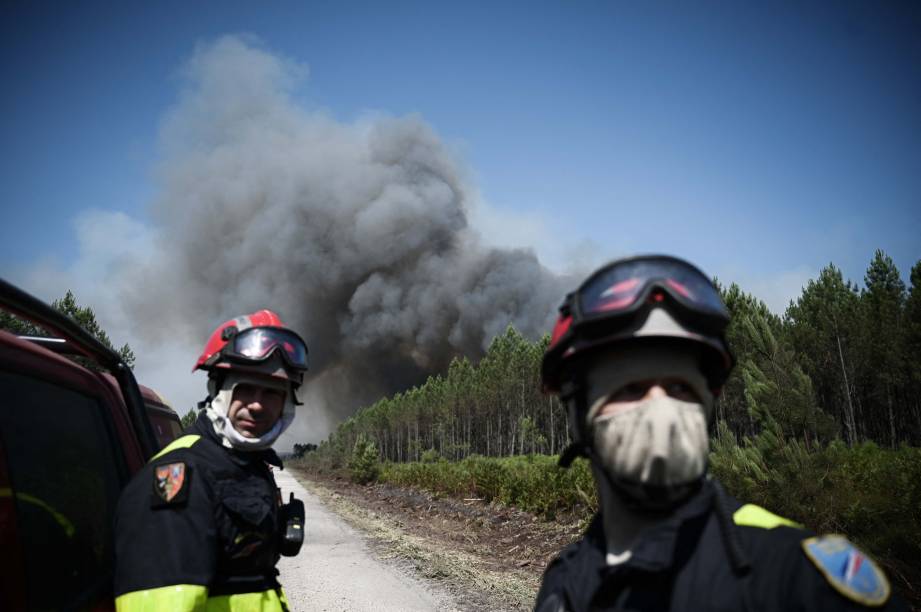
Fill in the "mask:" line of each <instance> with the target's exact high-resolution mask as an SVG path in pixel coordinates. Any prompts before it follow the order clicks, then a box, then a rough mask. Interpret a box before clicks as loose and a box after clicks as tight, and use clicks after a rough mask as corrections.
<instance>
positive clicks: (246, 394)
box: [115, 310, 307, 612]
mask: <svg viewBox="0 0 921 612" xmlns="http://www.w3.org/2000/svg"><path fill="white" fill-rule="evenodd" d="M198 369H201V370H205V371H207V372H208V397H207V398H206V399H205V401H204V402H203V403H202V405H203V408H204V409H203V410H202V411H201V412H200V413H199V415H198V419H197V420H196V421H195V423H193V424H192V425H191V426H190V427H189V428H188V429H187V430H186V431H185V432H184V435H183V436H181V437H180V438H178V439H176V440H175V441H173V442H172V443H171V444H169V445H168V446H167V447H166V448H164V449H163V450H162V451H160V453H158V454H157V455H155V456H154V457H153V458H152V459H151V460H150V462H149V463H148V465H147V466H146V467H145V468H144V469H142V470H140V471H139V472H138V473H137V474H135V476H134V477H133V478H132V480H131V482H130V483H129V484H128V486H127V487H126V488H125V490H124V492H123V493H122V496H121V499H120V500H119V504H118V510H117V513H116V525H115V540H116V542H115V555H116V569H115V596H116V600H115V603H116V608H117V609H118V610H119V611H120V612H134V611H139V610H145V611H146V610H204V609H208V610H211V609H221V610H228V611H232V610H252V611H256V610H286V609H287V603H286V601H285V596H284V593H283V592H282V589H281V586H280V585H279V583H278V581H277V578H276V577H277V575H278V571H277V570H276V569H275V564H276V563H277V561H278V559H279V555H294V554H297V552H298V550H299V548H300V543H301V540H302V537H303V535H302V534H303V530H302V525H303V503H302V502H300V501H298V500H294V499H293V496H292V499H291V503H289V504H282V503H281V497H280V493H279V491H278V489H277V487H276V485H275V480H274V478H273V476H272V472H271V468H270V466H276V467H278V468H281V467H282V465H281V461H280V460H279V458H278V456H277V455H276V454H275V452H274V451H273V450H272V448H271V446H272V444H273V443H274V442H275V441H276V440H277V439H278V436H280V435H281V433H282V432H283V431H285V429H286V428H287V427H288V426H289V425H290V424H291V421H292V420H293V419H294V412H295V406H296V405H297V404H298V402H297V396H296V391H297V389H298V387H299V386H300V385H301V383H302V380H303V375H304V372H305V371H306V370H307V345H306V344H305V343H304V341H303V340H302V339H301V337H300V336H299V335H298V334H296V333H295V332H294V331H292V330H291V329H288V328H287V327H285V325H284V324H283V323H282V321H281V319H280V318H279V317H278V315H276V314H275V313H273V312H271V311H269V310H261V311H259V312H255V313H252V314H250V315H246V316H241V317H237V318H235V319H231V320H230V321H227V322H225V323H224V324H223V325H221V326H220V327H218V328H217V329H216V330H215V331H214V333H213V334H212V335H211V337H210V339H209V340H208V343H207V345H206V346H205V349H204V351H203V352H202V354H201V356H200V357H199V358H198V362H197V363H196V365H195V368H194V369H193V371H194V370H198Z"/></svg>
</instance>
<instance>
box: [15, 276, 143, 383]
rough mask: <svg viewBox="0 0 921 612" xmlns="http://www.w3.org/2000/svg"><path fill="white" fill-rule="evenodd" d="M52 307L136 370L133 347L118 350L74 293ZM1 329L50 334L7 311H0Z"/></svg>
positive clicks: (18, 333) (44, 335)
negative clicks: (78, 302)
mask: <svg viewBox="0 0 921 612" xmlns="http://www.w3.org/2000/svg"><path fill="white" fill-rule="evenodd" d="M51 307H52V308H54V309H55V310H57V311H59V312H61V313H63V314H65V315H67V316H68V317H70V318H71V319H73V321H74V322H75V323H76V324H77V325H79V326H80V327H82V328H83V329H85V330H86V331H87V332H89V333H90V334H91V335H92V336H93V337H95V338H96V339H97V340H99V342H101V343H102V344H104V345H105V346H106V347H108V348H110V349H112V350H113V351H115V352H116V353H118V355H119V357H121V358H122V360H123V361H124V362H125V363H126V364H127V365H128V367H130V368H132V369H133V368H134V362H135V359H136V358H135V355H134V351H132V350H131V347H130V346H128V344H127V343H126V344H124V345H123V346H122V347H121V348H118V349H116V348H115V347H114V346H113V345H112V341H111V340H109V335H108V334H107V333H106V332H105V330H104V329H102V327H101V326H100V325H99V323H98V322H97V321H96V313H94V312H93V309H92V308H90V307H89V306H80V305H79V304H77V298H76V297H74V294H73V292H72V291H70V290H69V289H68V290H67V293H65V294H64V297H63V298H61V299H59V300H54V301H53V302H51ZM0 329H3V330H6V331H8V332H10V333H13V334H16V335H18V336H37V337H47V336H48V332H46V331H45V330H44V329H42V328H40V327H37V326H36V325H33V324H32V323H30V322H28V321H23V320H22V319H20V318H19V317H16V316H14V315H11V314H9V313H7V312H5V311H0ZM80 363H84V364H85V365H87V366H89V367H94V366H93V365H92V364H90V363H88V362H86V361H85V360H80Z"/></svg>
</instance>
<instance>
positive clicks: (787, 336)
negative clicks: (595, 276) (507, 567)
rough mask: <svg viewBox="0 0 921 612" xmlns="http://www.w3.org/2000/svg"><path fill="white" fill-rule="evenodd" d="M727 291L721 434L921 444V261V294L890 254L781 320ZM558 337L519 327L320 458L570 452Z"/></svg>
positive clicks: (832, 272)
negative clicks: (543, 367)
mask: <svg viewBox="0 0 921 612" xmlns="http://www.w3.org/2000/svg"><path fill="white" fill-rule="evenodd" d="M717 284H718V286H719V287H720V292H721V294H722V296H723V299H724V301H725V303H726V305H727V307H728V308H729V310H730V312H731V314H732V322H731V324H730V326H729V328H728V330H727V338H728V340H729V343H730V346H731V347H732V350H733V352H734V354H735V356H736V360H737V367H736V368H735V370H734V371H733V373H732V375H731V376H730V378H729V380H728V381H727V384H726V386H725V388H724V391H723V393H722V395H721V397H720V398H719V400H718V402H717V406H716V413H717V414H716V417H717V419H718V420H719V421H721V422H722V423H724V426H723V427H720V428H717V431H716V432H715V435H716V436H717V437H719V436H721V435H723V434H726V435H730V434H731V436H732V438H733V439H738V440H741V439H745V438H751V437H754V436H756V435H758V434H760V433H761V432H762V431H763V430H764V429H765V427H766V426H769V429H771V430H772V431H774V430H776V432H777V434H778V435H780V436H782V438H783V439H796V440H798V443H799V444H801V445H802V446H803V447H804V448H805V449H806V450H808V449H810V448H814V447H817V446H820V445H823V444H826V443H827V442H829V441H831V440H834V439H841V440H843V441H844V443H846V444H847V445H855V444H857V443H860V442H864V441H872V442H875V443H877V444H879V445H882V446H888V447H896V446H898V445H899V444H902V443H906V444H909V445H918V444H919V442H921V359H919V355H921V261H918V262H917V263H916V264H915V265H914V267H913V268H912V270H911V274H910V287H908V288H906V286H905V284H904V282H903V281H902V279H901V276H900V274H899V271H898V269H897V267H896V266H895V263H894V262H893V261H892V259H891V258H890V257H889V256H888V255H886V254H885V253H883V252H882V251H877V252H876V253H875V256H874V257H873V260H872V261H871V262H870V265H869V267H868V268H867V271H866V274H865V276H864V284H863V287H859V286H858V285H857V284H856V283H853V282H851V281H849V280H845V279H844V277H843V275H842V273H841V270H840V269H838V268H837V267H836V266H835V265H833V264H829V265H828V266H826V267H825V268H824V269H823V270H822V271H821V272H820V274H819V276H818V278H816V279H814V280H810V281H809V283H808V284H807V285H806V286H805V287H804V288H803V292H802V294H801V295H800V296H799V297H798V298H797V299H796V300H795V301H791V303H790V305H789V306H788V308H787V309H786V312H785V313H784V314H783V315H782V316H778V315H775V314H774V313H772V312H771V311H770V309H769V308H768V307H767V306H766V305H765V304H764V302H762V301H761V300H759V299H757V298H755V297H754V296H752V295H750V294H748V293H746V292H744V291H743V290H742V289H741V288H740V287H739V286H738V285H736V284H734V283H733V284H731V285H729V286H728V287H723V286H721V285H719V283H717ZM548 342H549V336H545V337H544V338H542V339H539V340H537V341H530V340H528V339H526V338H524V337H523V336H522V335H521V334H520V333H518V332H517V331H516V330H515V329H514V328H512V327H509V328H508V329H507V330H506V331H505V333H503V334H501V335H499V336H497V337H496V338H495V339H494V340H493V341H492V343H491V345H490V346H489V349H488V350H487V351H486V354H485V355H484V356H483V358H482V359H481V360H480V361H479V362H478V363H473V362H472V361H470V360H469V359H467V358H465V357H457V358H455V359H454V360H453V361H452V362H451V364H450V367H449V368H448V370H447V371H446V372H444V373H442V374H438V375H434V376H431V377H430V378H429V379H428V380H427V381H425V383H424V384H422V385H419V386H417V387H414V388H412V389H409V390H407V391H405V392H402V393H398V394H396V395H394V396H392V397H386V398H382V399H380V400H379V401H377V402H375V403H374V404H372V405H370V406H367V407H365V408H363V409H361V410H360V411H359V412H358V413H356V414H355V415H354V416H353V417H351V418H349V419H347V420H346V421H345V422H343V423H342V424H340V425H339V427H338V428H337V430H336V431H335V432H333V434H331V435H330V437H329V439H328V440H326V441H324V442H323V443H322V444H321V445H320V449H319V450H320V452H321V453H322V454H327V455H330V456H338V457H342V458H344V457H345V456H346V455H347V454H348V453H350V452H351V451H352V449H353V447H354V445H355V442H356V440H357V439H358V437H359V435H361V436H362V438H363V440H368V441H371V442H373V443H374V445H375V446H376V448H377V451H378V453H379V457H380V459H382V460H385V461H394V462H405V461H419V460H421V459H423V454H424V453H428V454H429V456H431V455H432V454H437V456H440V457H443V458H446V459H451V460H460V459H463V458H465V457H468V456H470V455H483V456H494V457H498V456H509V455H518V454H527V453H549V454H556V453H559V452H561V451H562V450H563V449H564V448H565V447H566V445H567V444H568V443H569V433H568V428H567V422H566V414H565V410H564V408H563V406H562V405H561V403H560V402H559V400H558V399H557V398H555V397H552V396H548V395H544V394H543V393H542V392H541V389H540V375H539V372H540V361H541V357H542V355H543V352H544V350H545V348H546V346H547V344H548Z"/></svg>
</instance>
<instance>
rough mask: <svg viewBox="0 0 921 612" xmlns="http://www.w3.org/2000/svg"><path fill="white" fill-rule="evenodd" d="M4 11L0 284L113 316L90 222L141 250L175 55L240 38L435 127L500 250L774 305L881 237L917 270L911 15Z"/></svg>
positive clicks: (917, 52)
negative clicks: (659, 274) (692, 271)
mask: <svg viewBox="0 0 921 612" xmlns="http://www.w3.org/2000/svg"><path fill="white" fill-rule="evenodd" d="M138 4H140V3H138ZM0 10H2V19H0V41H2V42H0V45H2V53H0V75H2V77H3V82H4V83H5V86H4V87H3V93H2V94H0V134H2V135H3V137H2V138H0V159H2V161H3V163H2V164H0V202H2V206H3V223H2V224H0V275H2V276H4V277H7V278H10V279H12V280H14V281H15V282H18V283H20V284H22V285H24V287H25V288H26V289H27V290H30V291H33V292H34V293H37V294H38V295H39V296H40V297H43V298H45V299H48V300H50V299H53V298H55V297H58V296H60V295H61V294H62V293H63V291H64V289H66V288H71V289H73V290H74V291H75V292H76V293H77V297H78V300H80V301H81V302H84V303H87V304H88V305H91V306H94V307H96V308H97V309H102V311H103V312H104V307H102V306H101V304H99V303H97V302H96V301H95V300H97V299H100V300H101V299H104V298H103V297H100V294H98V287H97V286H98V285H100V284H104V283H105V282H106V278H105V275H104V274H103V272H102V270H104V269H105V265H102V264H105V262H106V258H107V257H108V258H111V257H112V252H106V249H105V248H102V249H99V245H100V244H104V243H105V242H106V241H107V238H108V237H107V236H106V235H105V232H108V231H111V230H110V229H109V227H110V226H109V225H106V226H105V227H103V225H101V224H96V225H94V220H96V219H100V218H101V217H99V216H98V215H99V214H100V211H102V213H123V214H122V215H120V216H118V217H117V223H116V224H115V227H118V228H121V230H120V232H119V234H120V235H119V236H118V238H120V239H121V240H122V242H124V241H128V242H130V241H138V242H140V241H144V240H147V239H149V236H147V234H146V233H145V232H144V228H145V227H146V226H148V225H150V224H152V223H154V220H153V218H152V214H151V206H152V202H153V201H155V199H156V197H157V194H158V190H159V189H160V186H159V185H158V183H157V180H156V178H155V177H156V171H157V164H158V162H159V161H160V160H161V159H162V157H163V153H162V151H161V137H160V134H161V126H162V124H163V121H164V117H166V116H167V115H168V113H169V112H170V111H171V109H174V108H175V107H176V105H177V104H178V103H179V100H180V96H181V94H182V91H183V83H184V81H183V78H182V76H181V73H182V69H183V66H184V65H185V63H186V62H187V61H188V60H189V58H190V57H191V56H192V55H193V53H194V51H195V49H196V47H198V46H201V45H207V44H209V43H211V42H213V41H214V40H216V39H218V38H219V37H221V36H224V35H227V34H240V35H244V36H250V37H252V38H249V39H248V40H251V41H253V44H254V45H256V46H258V47H259V48H261V49H264V50H266V51H267V52H269V53H271V54H273V55H277V56H281V57H283V58H285V59H287V60H291V61H292V62H294V63H297V64H300V65H303V66H306V67H307V69H308V73H309V74H308V76H307V78H306V79H305V80H304V81H303V82H302V83H300V84H299V85H298V86H297V88H296V89H295V90H294V92H293V95H294V102H295V103H296V104H297V105H299V106H300V107H301V108H303V109H305V110H306V111H308V112H313V113H317V112H319V113H323V114H326V115H328V116H330V117H332V118H333V119H334V120H335V121H337V122H340V123H342V124H350V123H353V122H356V121H358V120H360V119H361V118H363V117H368V116H374V115H376V114H383V115H389V116H397V117H400V116H404V115H408V114H412V115H417V116H418V117H421V119H422V120H423V121H425V122H427V123H428V124H429V125H431V126H432V128H433V129H434V130H435V132H436V133H437V134H438V135H439V137H440V138H441V139H442V140H443V141H444V142H446V143H447V145H448V146H449V147H450V148H451V149H452V151H453V152H454V155H455V156H456V158H457V159H458V160H460V163H461V164H462V166H463V167H464V169H465V171H466V173H467V175H468V178H469V182H470V183H471V184H472V185H473V187H474V189H475V191H476V192H477V193H478V195H479V198H480V199H481V200H482V208H481V209H480V210H481V212H480V213H479V216H477V217H476V218H475V219H474V222H475V224H476V227H478V228H479V230H480V231H481V232H482V233H483V234H484V236H485V238H486V239H487V240H488V241H489V242H491V243H493V244H497V245H511V246H530V247H531V248H534V249H535V250H536V252H537V253H538V255H539V256H540V257H541V258H542V260H543V261H545V262H546V263H547V264H548V265H550V266H551V267H553V268H555V269H557V270H561V269H567V268H569V267H570V266H571V265H583V266H585V265H587V264H594V263H600V262H601V261H604V260H607V259H611V258H614V257H616V256H619V255H623V254H627V253H634V252H653V251H664V252H669V253H674V254H677V255H680V256H684V257H686V258H688V259H690V260H691V261H694V262H695V263H697V264H698V265H700V266H701V267H702V268H703V269H704V270H705V271H707V272H708V273H710V274H714V275H718V276H719V277H720V278H721V279H723V280H726V281H737V282H739V283H740V284H741V285H742V286H743V288H745V289H747V290H749V291H752V292H754V293H755V294H756V295H758V296H759V297H761V298H762V299H764V300H766V301H767V302H768V304H769V305H771V306H772V308H774V309H775V310H777V311H781V310H782V309H783V306H784V305H785V303H786V301H787V300H789V299H790V298H792V297H795V296H796V295H797V294H798V293H799V289H800V287H801V286H802V284H803V283H804V282H805V281H806V280H807V279H809V278H812V277H814V276H815V275H816V274H817V273H818V271H819V269H821V268H822V267H823V266H824V265H826V264H827V263H828V262H834V263H835V264H837V265H838V266H839V267H841V268H842V269H843V270H844V273H845V275H846V276H847V277H849V278H851V279H853V280H855V281H862V277H863V274H864V271H865V269H866V267H867V265H868V263H869V261H870V259H871V258H872V256H873V252H874V250H875V249H877V248H881V249H883V250H885V251H886V252H887V253H888V254H889V255H891V256H892V257H893V258H894V259H895V261H896V264H897V265H898V266H899V268H900V270H901V271H902V274H903V277H905V278H906V280H907V275H908V271H909V269H910V267H911V266H912V265H913V264H914V263H915V262H916V261H917V260H918V259H919V258H921V238H919V236H921V231H919V230H921V8H919V7H918V5H917V4H916V3H914V4H913V3H907V2H906V3H875V4H871V3H866V2H828V3H793V2H791V3H770V4H769V5H765V6H759V7H755V6H750V5H748V4H745V5H743V4H742V3H729V2H702V3H674V4H672V3H661V4H653V3H639V2H636V3H633V2H631V3H628V2H582V1H575V2H507V3H486V2H482V3H477V2H463V3H453V4H450V5H445V4H444V3H433V2H389V3H381V2H366V3H356V2H299V3H295V2H281V1H279V2H272V3H256V2H228V3H216V2H197V3H188V2H170V1H164V2H156V3H144V4H143V5H141V6H136V5H135V6H132V5H130V3H112V2H106V3H103V2H96V3H94V2H81V3H51V2H10V3H6V4H5V5H4V7H3V9H0ZM103 216H104V215H103ZM108 218H109V220H110V221H111V216H110V217H108ZM112 238H113V240H112V242H117V241H116V240H114V239H115V238H116V236H114V235H113V236H112ZM120 248H123V247H122V246H115V247H113V249H114V251H113V252H114V253H115V255H116V256H117V255H118V254H119V253H120V251H119V249H120ZM94 249H96V250H100V251H102V252H96V251H94ZM100 261H101V262H102V264H99V262H100ZM97 264H99V265H97ZM49 271H53V272H55V274H50V275H49V274H48V272H49ZM49 277H51V278H54V279H55V280H53V281H48V278H49ZM167 297H168V296H167ZM157 299H160V297H159V296H157ZM103 323H104V324H106V323H107V321H105V320H104V321H103ZM110 325H111V327H110V329H113V328H114V329H115V330H130V328H131V326H130V322H128V323H126V322H125V321H121V322H120V323H119V322H115V323H111V324H110ZM126 333H127V332H126ZM112 335H113V336H115V340H116V341H117V342H124V341H131V342H132V343H134V342H135V339H134V338H133V337H130V334H129V337H121V336H120V334H119V333H117V332H116V333H113V334H112ZM186 361H188V360H187V359H186ZM183 367H184V366H183ZM163 377H164V378H166V374H165V373H164V374H163ZM164 384H165V383H164ZM183 393H185V392H184V391H181V392H177V394H178V395H180V396H182V395H183ZM189 393H191V392H189ZM196 393H197V391H196ZM181 399H182V403H187V402H186V398H185V397H184V396H183V397H182V398H181Z"/></svg>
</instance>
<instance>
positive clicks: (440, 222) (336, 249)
mask: <svg viewBox="0 0 921 612" xmlns="http://www.w3.org/2000/svg"><path fill="white" fill-rule="evenodd" d="M183 75H184V78H185V79H186V86H185V88H184V90H183V93H182V95H181V97H180V99H179V101H178V103H177V104H176V106H175V107H174V108H173V109H172V110H171V111H170V113H169V114H168V116H167V118H166V119H165V121H164V125H163V129H162V150H163V153H162V161H161V163H160V165H159V167H158V169H157V183H158V194H159V195H158V196H157V197H156V199H155V201H154V203H153V210H152V216H153V218H154V220H155V228H154V235H155V238H154V240H155V245H156V246H155V248H154V249H153V254H152V255H151V257H150V258H149V259H148V261H147V263H146V265H145V266H143V267H142V268H141V270H140V271H139V272H137V273H134V274H132V275H131V280H130V282H127V283H126V286H125V287H124V290H123V292H122V293H123V296H124V298H125V300H126V301H125V310H126V312H130V313H131V318H132V319H133V321H134V334H136V335H138V336H140V337H142V338H144V339H146V340H148V341H154V340H155V339H156V338H157V337H158V336H162V335H163V330H164V329H169V330H172V333H178V334H181V335H182V336H183V337H184V338H186V339H193V340H192V343H194V344H196V345H198V346H201V345H203V344H204V341H205V339H206V338H207V336H208V334H209V333H210V332H211V331H212V330H213V329H214V328H215V327H216V326H217V325H218V324H219V323H221V322H223V321H225V320H227V319H228V318H231V317H233V316H236V315H239V314H243V313H247V312H252V311H254V310H257V309H260V308H270V309H273V310H275V311H276V312H278V313H279V314H281V316H282V317H283V318H284V319H285V321H286V323H287V324H289V325H290V326H291V327H293V328H294V329H296V330H297V331H298V332H300V333H301V334H302V335H303V336H304V338H305V339H306V340H307V343H308V346H309V348H310V358H311V372H310V376H309V377H308V381H307V387H306V391H307V394H306V398H307V401H308V404H313V405H314V406H315V407H316V406H318V405H319V406H321V407H322V408H323V409H324V410H325V411H326V412H327V414H328V415H329V422H328V423H327V424H325V426H324V424H323V423H317V422H316V421H314V423H311V422H309V419H308V422H304V421H303V420H301V423H300V426H301V429H299V430H298V432H297V435H299V436H301V438H302V439H303V437H304V436H305V435H309V432H310V431H311V430H313V433H314V435H311V436H310V437H316V436H315V434H316V431H317V429H320V430H323V429H325V428H326V427H328V426H330V425H331V424H332V423H334V422H335V421H336V420H338V419H339V418H341V417H343V416H344V415H347V414H350V413H351V412H352V411H354V409H355V408H356V407H357V406H358V405H360V404H362V403H366V402H369V401H373V400H374V399H376V398H377V397H379V396H380V395H381V394H383V393H392V392H394V391H397V390H400V389H403V388H405V387H406V386H408V385H411V384H416V383H419V382H421V381H422V380H424V377H425V376H426V375H427V374H428V373H431V372H435V371H437V370H439V369H442V368H444V367H445V366H446V365H447V364H448V362H449V361H450V359H451V358H452V357H453V356H455V355H459V354H462V355H468V356H471V357H476V356H478V355H481V354H482V353H483V351H484V349H485V348H486V347H487V346H488V344H489V342H490V341H491V339H492V338H493V337H494V336H495V335H496V334H498V333H500V332H502V331H503V330H504V329H505V328H506V326H507V325H509V324H511V325H514V326H515V327H516V328H517V329H518V330H519V331H520V332H522V333H523V334H525V335H526V336H529V337H538V336H539V335H541V334H543V333H545V332H547V331H548V330H549V329H550V325H551V324H552V319H553V315H554V313H555V308H556V306H557V305H558V304H559V302H560V300H561V298H562V296H563V293H564V284H563V282H562V280H561V279H560V278H559V277H557V276H555V275H553V274H552V273H550V272H549V271H548V270H547V269H545V268H544V267H543V266H542V265H541V264H540V263H539V261H538V260H537V258H536V256H535V255H534V254H533V252H531V251H529V250H502V249H496V248H489V247H486V246H485V245H484V244H483V243H482V241H481V240H480V239H479V238H478V236H477V235H476V233H475V232H474V231H473V230H472V229H471V228H470V226H469V224H468V219H469V217H470V212H471V211H470V207H471V206H472V199H473V194H474V193H475V192H474V191H473V190H472V189H471V187H470V186H469V185H468V184H467V182H466V180H465V177H464V175H463V173H462V171H461V167H460V164H459V163H458V162H457V161H456V160H455V159H454V158H453V157H452V155H451V154H450V151H449V150H448V149H447V148H446V147H445V146H444V145H443V144H442V142H441V141H440V140H439V138H438V137H437V136H436V134H435V133H434V132H433V130H432V129H431V128H430V127H429V126H428V125H426V124H425V123H424V122H423V121H422V120H421V119H419V118H417V117H406V118H380V117H377V118H368V119H365V120H361V121H358V122H355V123H349V124H346V123H342V122H338V121H336V120H334V119H332V118H331V117H330V116H329V115H328V114H325V113H323V112H319V111H309V110H306V109H305V108H304V107H303V106H302V105H299V104H298V103H297V101H296V99H295V97H294V93H295V88H296V86H297V85H298V84H299V83H300V82H302V80H303V79H304V78H305V76H306V69H305V68H304V67H303V66H300V65H298V64H297V63H295V62H293V61H290V60H288V59H284V58H281V57H278V56H276V55H273V54H271V53H269V52H267V51H266V50H264V49H263V48H262V47H261V46H260V45H259V44H258V43H255V42H253V41H251V40H248V39H243V38H239V37H225V38H222V39H219V40H218V41H216V42H214V43H212V44H210V45H207V46H202V47H200V48H198V49H197V51H196V52H195V53H194V55H193V57H192V59H191V60H190V61H189V62H188V64H187V66H186V68H185V71H184V73H183ZM189 357H190V359H189V363H191V362H192V361H194V357H195V356H194V355H190V356H189ZM184 411H185V409H184V408H180V412H184ZM299 420H300V419H299ZM321 433H325V432H321Z"/></svg>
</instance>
